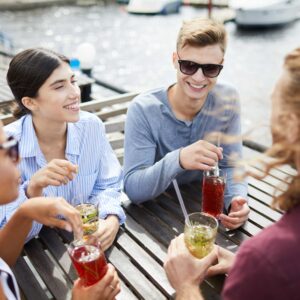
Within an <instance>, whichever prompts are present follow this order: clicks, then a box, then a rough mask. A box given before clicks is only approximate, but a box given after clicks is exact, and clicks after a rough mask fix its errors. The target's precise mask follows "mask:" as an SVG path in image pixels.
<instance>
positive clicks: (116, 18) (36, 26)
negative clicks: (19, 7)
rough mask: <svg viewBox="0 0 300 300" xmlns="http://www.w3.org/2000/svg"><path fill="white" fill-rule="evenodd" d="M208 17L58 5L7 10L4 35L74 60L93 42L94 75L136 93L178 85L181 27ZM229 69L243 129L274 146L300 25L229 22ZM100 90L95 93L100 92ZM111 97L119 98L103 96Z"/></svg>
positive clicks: (0, 20)
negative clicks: (278, 106) (275, 106)
mask: <svg viewBox="0 0 300 300" xmlns="http://www.w3.org/2000/svg"><path fill="white" fill-rule="evenodd" d="M205 14H206V11H205V10H204V9H200V8H194V7H182V9H181V12H180V13H179V14H174V15H169V16H145V15H144V16H139V15H130V14H128V13H127V12H126V11H125V9H124V7H122V6H118V5H108V6H92V7H71V6H61V7H50V8H44V9H35V10H27V11H18V12H10V11H2V12H0V29H1V31H4V32H5V33H6V34H8V35H9V36H10V37H11V38H12V40H13V42H14V46H15V49H16V50H18V49H22V48H28V47H34V46H43V47H48V48H52V49H55V50H57V51H60V52H63V53H65V54H66V55H68V56H73V55H74V53H75V51H76V48H77V46H78V45H79V44H80V43H83V42H90V43H92V44H93V45H94V46H95V48H96V51H97V57H96V60H95V67H94V70H93V71H94V75H95V76H96V77H98V78H100V79H102V80H104V81H107V82H110V83H112V84H114V85H116V86H119V87H122V88H124V89H127V90H129V91H133V90H138V91H142V90H146V89H150V88H153V87H158V86H162V85H165V84H169V83H171V82H172V81H174V80H175V72H174V68H173V65H172V52H173V51H174V49H175V41H176V36H177V32H178V29H179V27H180V26H181V22H182V20H184V19H188V18H192V17H196V16H200V15H205ZM226 28H227V30H228V33H229V44H228V50H227V53H226V57H225V67H224V70H223V71H222V74H221V76H220V80H225V81H228V82H230V83H232V84H233V85H235V86H236V87H237V89H238V90H239V92H240V96H241V103H242V126H243V131H244V132H245V131H247V130H249V129H252V128H254V127H255V128H256V130H255V131H254V132H253V133H252V137H253V139H254V140H255V141H257V142H260V143H263V144H269V143H270V137H269V134H268V128H267V127H266V126H260V125H262V124H268V121H269V115H270V100H269V98H270V97H269V96H270V93H271V91H272V87H273V85H274V83H275V81H276V79H277V78H278V76H279V74H280V71H281V65H282V62H283V58H284V56H285V54H286V53H288V52H289V51H290V50H292V49H293V48H295V47H297V46H298V47H299V46H300V21H296V22H294V23H292V24H289V25H287V26H284V27H279V28H274V29H264V30H263V29H256V30H247V31H245V30H240V29H238V28H237V27H236V25H235V24H234V23H227V24H226ZM98 91H100V90H98V89H96V90H95V92H96V93H97V92H98ZM100 92H101V93H102V94H104V95H110V94H111V92H108V91H105V90H101V91H100Z"/></svg>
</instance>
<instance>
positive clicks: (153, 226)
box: [1, 93, 295, 300]
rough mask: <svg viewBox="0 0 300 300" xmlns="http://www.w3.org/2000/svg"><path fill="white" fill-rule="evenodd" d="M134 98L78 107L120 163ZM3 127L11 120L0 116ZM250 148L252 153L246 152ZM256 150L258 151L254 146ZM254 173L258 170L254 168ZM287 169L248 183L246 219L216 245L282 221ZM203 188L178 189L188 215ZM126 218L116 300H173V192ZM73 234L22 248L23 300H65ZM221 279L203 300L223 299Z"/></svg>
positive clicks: (48, 233) (176, 229) (178, 222)
mask: <svg viewBox="0 0 300 300" xmlns="http://www.w3.org/2000/svg"><path fill="white" fill-rule="evenodd" d="M135 95H136V93H128V94H125V95H121V96H118V97H111V98H108V99H105V100H98V101H96V100H95V101H91V102H88V103H83V104H81V108H82V109H83V110H88V111H91V112H93V113H95V114H96V115H98V116H99V117H101V118H102V120H103V121H104V123H105V127H106V132H107V135H108V138H109V140H110V142H111V145H112V148H113V149H114V150H115V152H116V154H117V156H118V158H119V160H120V162H121V163H122V162H123V142H124V124H125V119H126V111H127V106H128V103H129V102H130V101H131V100H132V98H133V97H134V96H135ZM1 119H2V121H3V122H4V123H5V124H7V123H9V122H11V121H12V117H11V116H5V117H3V116H2V117H1ZM253 145H255V144H254V143H250V142H245V144H244V153H245V157H246V158H250V157H253V155H261V154H260V153H259V151H257V150H255V149H252V148H253ZM250 147H251V148H250ZM256 148H257V149H258V147H256ZM252 168H254V169H255V170H257V171H261V170H260V166H259V165H253V166H252ZM293 172H295V170H293V169H292V168H291V167H289V166H284V167H282V168H280V169H276V170H273V172H272V173H271V175H270V176H268V177H267V178H265V179H264V180H262V181H259V180H256V179H253V178H250V179H249V193H248V196H249V206H250V208H251V213H250V217H249V220H248V221H247V222H246V223H245V224H244V226H243V227H241V228H239V229H238V230H233V231H227V230H225V229H224V228H222V227H220V228H219V231H218V235H217V239H216V243H217V244H219V245H221V246H222V247H225V248H227V249H229V250H230V251H232V252H236V251H237V250H238V248H239V245H240V244H241V243H242V242H243V241H244V240H247V239H249V238H250V237H251V236H253V235H255V234H257V233H258V232H260V231H261V230H262V229H263V228H265V227H267V226H269V225H271V224H272V223H273V222H275V221H277V220H278V219H279V218H280V217H281V212H280V211H277V210H273V209H272V208H271V207H270V204H271V201H272V196H273V193H274V191H275V189H276V187H278V186H279V185H280V184H284V183H285V182H286V177H287V176H288V175H289V174H293ZM200 186H201V183H200V182H198V183H197V182H196V183H192V184H188V185H184V186H180V190H181V193H182V196H183V199H184V201H185V204H186V207H187V210H188V212H195V211H200V207H201V188H200ZM122 205H123V207H124V210H125V212H126V215H127V220H126V224H125V226H123V227H122V228H121V229H120V231H119V234H118V237H117V239H116V241H115V244H114V246H113V247H112V248H111V249H110V250H109V252H108V253H107V258H108V260H109V261H110V262H111V263H112V264H113V265H114V266H115V267H116V269H117V270H118V273H119V276H120V278H121V281H122V292H121V294H120V295H119V296H118V299H125V300H127V299H129V300H131V299H153V300H154V299H155V300H157V299H172V298H174V290H173V289H172V287H171V286H170V284H169V283H168V281H167V278H166V275H165V273H164V270H163V262H164V260H165V258H166V251H167V247H168V245H169V243H170V241H171V239H173V238H174V237H175V236H177V235H179V234H180V233H181V232H183V228H184V218H183V215H182V212H181V209H180V206H179V203H178V201H177V197H176V194H175V192H174V190H173V189H170V190H167V191H166V192H165V193H163V194H162V195H160V196H159V197H157V198H156V199H154V200H153V201H149V202H146V203H144V204H143V205H134V204H131V203H130V202H125V203H123V204H122ZM71 238H72V237H71V235H70V234H68V233H66V232H63V231H57V230H54V229H50V228H46V227H45V228H43V230H42V231H41V233H40V235H39V236H38V237H37V238H35V239H34V240H32V241H30V242H29V243H28V244H26V245H25V247H24V252H23V255H22V256H21V257H20V258H19V260H18V263H17V265H16V267H15V268H14V272H15V275H16V278H17V280H18V283H19V286H20V288H21V290H22V293H23V296H24V298H25V299H59V300H60V299H68V297H69V295H70V290H71V287H72V283H73V281H74V280H75V278H76V277H77V275H76V273H75V270H74V269H73V267H72V264H71V260H70V258H69V256H68V254H67V252H66V244H67V243H68V242H69V241H70V240H71ZM224 278H225V276H215V277H212V278H208V279H207V280H206V281H205V282H204V283H203V284H202V286H201V288H202V292H203V294H204V297H205V299H221V297H220V293H221V290H222V286H223V282H224Z"/></svg>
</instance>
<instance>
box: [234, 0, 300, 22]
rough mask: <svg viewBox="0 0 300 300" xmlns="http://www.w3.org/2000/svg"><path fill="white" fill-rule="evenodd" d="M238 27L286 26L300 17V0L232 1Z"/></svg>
mask: <svg viewBox="0 0 300 300" xmlns="http://www.w3.org/2000/svg"><path fill="white" fill-rule="evenodd" d="M229 7H230V8H232V9H234V10H235V14H236V16H235V22H236V24H237V25H238V26H274V25H284V24H287V23H290V22H293V21H295V20H296V19H298V18H299V17H300V14H299V12H300V0H231V1H229Z"/></svg>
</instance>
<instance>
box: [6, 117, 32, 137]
mask: <svg viewBox="0 0 300 300" xmlns="http://www.w3.org/2000/svg"><path fill="white" fill-rule="evenodd" d="M28 117H29V116H28V115H25V116H23V117H21V118H20V119H18V120H16V121H14V122H12V123H10V124H8V125H6V126H4V131H5V134H6V135H7V136H13V137H14V138H15V139H17V140H18V141H20V139H21V136H22V131H23V125H24V122H25V120H27V118H28Z"/></svg>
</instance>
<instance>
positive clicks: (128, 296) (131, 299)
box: [116, 279, 138, 300]
mask: <svg viewBox="0 0 300 300" xmlns="http://www.w3.org/2000/svg"><path fill="white" fill-rule="evenodd" d="M120 282H121V291H120V293H119V294H118V295H117V297H116V299H117V300H138V298H137V297H136V296H135V295H134V294H133V292H132V291H131V290H130V289H129V288H128V287H127V285H126V284H125V283H124V281H122V280H121V279H120Z"/></svg>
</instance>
